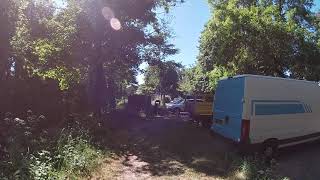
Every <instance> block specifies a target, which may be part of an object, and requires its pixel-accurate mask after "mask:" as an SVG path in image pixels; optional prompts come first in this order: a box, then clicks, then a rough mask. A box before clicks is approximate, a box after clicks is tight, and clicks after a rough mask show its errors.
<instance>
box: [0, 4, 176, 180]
mask: <svg viewBox="0 0 320 180" xmlns="http://www.w3.org/2000/svg"><path fill="white" fill-rule="evenodd" d="M61 2H64V5H61V4H59V5H57V4H55V3H54V1H47V0H1V1H0V24H2V26H1V28H0V42H1V46H0V84H1V86H0V98H1V102H0V129H1V130H0V161H1V163H0V179H3V178H4V179H75V178H76V177H78V176H86V175H89V174H90V170H91V168H92V167H94V166H95V165H96V163H97V162H98V160H99V158H100V155H101V154H100V151H99V150H97V148H96V147H95V146H93V145H92V144H93V143H92V142H91V141H90V138H89V137H87V136H86V132H83V131H82V130H83V129H84V130H87V129H88V127H89V126H96V125H97V123H96V122H95V120H96V118H93V116H90V118H84V117H88V114H91V112H94V113H95V115H100V114H101V112H105V110H111V109H114V108H115V106H116V98H119V97H121V96H123V95H124V93H126V91H125V90H124V89H125V87H126V86H127V85H130V84H131V83H136V82H135V81H136V80H135V75H136V74H137V72H138V67H139V65H140V64H141V63H142V62H149V63H153V64H156V63H159V62H160V61H161V60H163V59H161V58H159V57H160V56H166V55H167V54H174V53H176V52H177V50H176V49H175V48H174V46H173V45H172V44H170V43H168V40H167V39H168V38H169V37H168V36H169V34H170V33H169V32H168V31H167V30H166V28H165V27H166V23H165V22H163V21H162V20H160V19H159V18H158V16H157V13H156V12H157V9H164V10H165V12H166V11H168V10H169V9H170V7H172V6H174V5H175V4H176V3H179V2H182V1H181V0H157V1H141V0H131V1H127V0H120V1H119V0H94V1H92V0H64V1H61ZM29 109H32V110H33V112H34V114H44V115H45V117H46V118H43V117H44V116H36V115H33V114H30V113H26V111H27V110H29ZM6 112H11V113H6ZM72 113H79V114H81V116H78V117H77V118H78V119H77V121H72V123H71V125H70V127H69V124H68V123H66V122H67V121H69V120H70V117H69V115H70V114H72ZM16 117H19V118H16ZM94 117H96V116H94ZM71 119H73V118H71ZM80 120H83V121H84V122H86V123H84V122H81V123H79V121H80ZM79 124H82V125H83V124H86V125H85V127H82V128H81V129H75V128H74V126H76V125H79ZM95 132H96V129H95ZM70 133H71V134H70ZM101 139H102V138H101Z"/></svg>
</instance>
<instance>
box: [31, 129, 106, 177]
mask: <svg viewBox="0 0 320 180" xmlns="http://www.w3.org/2000/svg"><path fill="white" fill-rule="evenodd" d="M100 159H102V152H101V151H99V150H97V149H95V148H94V147H93V146H92V145H90V143H89V141H88V140H86V139H85V138H83V137H73V136H72V135H71V134H69V135H66V134H63V135H62V136H61V137H60V138H59V140H58V143H57V147H56V149H55V151H54V152H53V153H51V152H49V151H41V152H38V153H37V154H36V155H32V156H31V159H30V160H31V163H30V171H31V172H30V173H31V175H32V178H33V179H36V180H38V179H39V180H40V179H67V178H71V179H76V178H77V177H82V176H88V175H90V171H92V170H93V169H94V168H95V167H96V166H97V165H98V164H99V161H100Z"/></svg>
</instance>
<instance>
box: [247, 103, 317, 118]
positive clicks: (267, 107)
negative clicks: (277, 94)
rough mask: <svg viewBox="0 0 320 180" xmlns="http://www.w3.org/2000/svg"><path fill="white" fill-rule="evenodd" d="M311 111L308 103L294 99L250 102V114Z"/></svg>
mask: <svg viewBox="0 0 320 180" xmlns="http://www.w3.org/2000/svg"><path fill="white" fill-rule="evenodd" d="M265 103H268V104H265ZM254 106H255V109H254ZM254 110H255V112H254ZM311 112H312V110H311V107H310V106H309V105H306V104H303V103H302V102H301V101H295V100H284V101H283V100H253V101H252V102H251V115H253V114H255V115H281V114H300V113H311Z"/></svg>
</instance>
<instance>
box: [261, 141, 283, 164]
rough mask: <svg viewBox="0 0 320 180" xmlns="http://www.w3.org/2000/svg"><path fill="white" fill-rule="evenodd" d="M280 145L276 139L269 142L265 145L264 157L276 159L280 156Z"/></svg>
mask: <svg viewBox="0 0 320 180" xmlns="http://www.w3.org/2000/svg"><path fill="white" fill-rule="evenodd" d="M278 149H279V143H278V140H276V139H271V140H267V141H265V142H264V143H263V149H262V150H263V151H262V153H263V155H264V156H265V157H266V158H267V159H270V160H271V159H272V158H275V157H276V156H277V155H278Z"/></svg>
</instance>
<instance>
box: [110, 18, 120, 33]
mask: <svg viewBox="0 0 320 180" xmlns="http://www.w3.org/2000/svg"><path fill="white" fill-rule="evenodd" d="M110 25H111V27H112V28H113V29H114V30H116V31H118V30H120V29H121V22H120V21H119V19H117V18H111V20H110Z"/></svg>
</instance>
